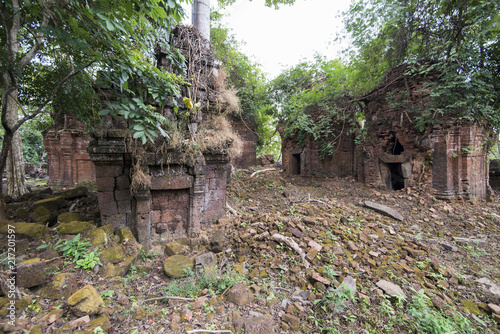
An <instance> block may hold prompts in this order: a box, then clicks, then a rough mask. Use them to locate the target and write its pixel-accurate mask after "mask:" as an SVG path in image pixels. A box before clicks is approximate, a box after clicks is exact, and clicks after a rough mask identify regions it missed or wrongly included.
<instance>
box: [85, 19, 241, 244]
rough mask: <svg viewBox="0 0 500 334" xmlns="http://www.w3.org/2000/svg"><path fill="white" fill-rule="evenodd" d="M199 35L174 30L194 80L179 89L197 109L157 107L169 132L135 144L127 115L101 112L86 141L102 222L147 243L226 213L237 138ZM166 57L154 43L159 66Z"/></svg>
mask: <svg viewBox="0 0 500 334" xmlns="http://www.w3.org/2000/svg"><path fill="white" fill-rule="evenodd" d="M200 38H202V37H201V36H200V35H199V32H198V31H197V30H196V29H193V28H187V27H177V28H175V29H174V30H173V42H174V45H175V46H176V47H177V48H178V49H179V50H180V51H181V52H182V53H183V55H184V57H185V58H186V59H187V60H188V61H189V63H188V64H187V67H188V78H191V79H192V80H193V82H192V84H191V86H189V87H188V86H185V87H183V88H182V96H184V97H185V96H190V98H191V99H192V100H193V101H196V102H198V103H200V108H199V109H198V111H196V112H192V111H191V114H190V116H189V117H188V118H184V119H183V120H181V119H180V118H179V117H180V116H179V115H185V114H187V111H189V110H187V109H186V110H183V109H182V108H185V106H184V103H183V100H182V98H181V99H179V101H178V102H177V105H178V106H179V109H180V111H179V112H177V113H176V112H175V111H174V106H173V104H171V105H166V106H164V107H163V109H161V110H160V109H159V110H158V112H161V113H162V114H163V115H164V116H165V117H167V118H168V119H169V120H170V121H171V123H172V124H175V127H173V128H172V129H171V130H170V131H171V133H170V139H168V140H164V141H162V142H160V141H158V142H155V145H146V146H142V145H138V144H137V143H134V142H133V141H132V140H130V138H129V137H127V131H128V124H127V122H126V121H124V120H120V119H113V118H111V117H106V118H104V119H103V123H102V127H101V128H100V129H98V131H96V132H95V133H94V134H93V136H94V139H93V140H92V142H91V143H90V145H89V152H90V156H91V159H92V161H93V162H94V164H95V168H96V181H97V189H98V198H99V208H100V211H101V220H102V223H103V224H108V223H111V224H113V225H115V226H117V225H121V224H124V225H127V226H129V227H130V228H131V229H132V230H133V231H135V232H136V233H137V236H138V238H139V241H140V242H141V243H142V244H143V245H144V246H146V247H148V246H149V245H150V244H151V242H153V241H155V240H159V239H163V240H165V239H168V238H179V237H196V236H197V235H198V234H199V232H200V230H201V228H202V227H203V225H204V224H211V223H212V222H213V221H214V220H216V219H218V218H220V217H221V216H222V215H223V214H224V213H225V208H226V187H227V185H228V182H229V178H230V168H229V161H230V155H231V150H232V149H234V147H235V146H237V145H236V143H237V142H238V138H237V137H236V136H235V135H234V133H231V132H230V125H229V123H228V122H227V121H226V120H225V118H224V117H223V116H222V115H223V114H224V110H222V109H224V103H223V102H222V103H221V101H220V100H219V94H218V92H219V91H220V90H221V89H223V85H221V83H220V82H218V73H219V68H220V66H221V63H220V61H219V60H217V59H216V58H215V57H214V56H213V54H212V52H211V50H210V48H209V45H208V43H200V42H199V39H200ZM193 48H195V49H193ZM167 56H168V51H166V50H161V49H158V50H157V57H158V66H164V67H168V66H169V63H168V60H167V58H168V57H167Z"/></svg>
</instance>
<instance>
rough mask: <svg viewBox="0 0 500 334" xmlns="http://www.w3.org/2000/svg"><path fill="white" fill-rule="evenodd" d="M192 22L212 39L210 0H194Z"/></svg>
mask: <svg viewBox="0 0 500 334" xmlns="http://www.w3.org/2000/svg"><path fill="white" fill-rule="evenodd" d="M192 15H193V18H192V23H193V26H194V27H195V28H197V29H198V30H199V31H200V32H201V35H202V36H203V37H205V38H206V39H207V40H208V41H210V0H194V1H193V13H192Z"/></svg>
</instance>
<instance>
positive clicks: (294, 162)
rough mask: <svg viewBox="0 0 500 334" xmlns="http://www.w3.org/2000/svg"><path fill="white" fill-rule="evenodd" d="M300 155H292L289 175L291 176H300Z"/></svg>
mask: <svg viewBox="0 0 500 334" xmlns="http://www.w3.org/2000/svg"><path fill="white" fill-rule="evenodd" d="M300 164H301V161H300V153H297V154H292V158H291V159H290V173H291V174H292V175H300Z"/></svg>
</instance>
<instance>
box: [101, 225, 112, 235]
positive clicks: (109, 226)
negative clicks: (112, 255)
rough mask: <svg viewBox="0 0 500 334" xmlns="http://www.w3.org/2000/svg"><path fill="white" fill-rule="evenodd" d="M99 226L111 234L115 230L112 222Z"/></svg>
mask: <svg viewBox="0 0 500 334" xmlns="http://www.w3.org/2000/svg"><path fill="white" fill-rule="evenodd" d="M99 228H100V229H102V230H104V232H106V233H107V234H108V235H112V234H113V233H114V232H115V227H114V226H113V225H112V224H108V225H104V226H101V227H99Z"/></svg>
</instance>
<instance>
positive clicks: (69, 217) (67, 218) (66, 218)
mask: <svg viewBox="0 0 500 334" xmlns="http://www.w3.org/2000/svg"><path fill="white" fill-rule="evenodd" d="M81 220H82V216H81V215H80V213H78V212H65V213H61V214H60V215H59V216H57V221H58V222H59V223H70V222H73V221H81Z"/></svg>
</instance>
